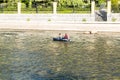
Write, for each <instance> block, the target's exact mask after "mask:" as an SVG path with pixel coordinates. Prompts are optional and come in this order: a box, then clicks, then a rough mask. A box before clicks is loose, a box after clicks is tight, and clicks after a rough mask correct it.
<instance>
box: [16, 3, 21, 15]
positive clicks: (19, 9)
mask: <svg viewBox="0 0 120 80" xmlns="http://www.w3.org/2000/svg"><path fill="white" fill-rule="evenodd" d="M17 10H18V14H21V2H18V5H17Z"/></svg>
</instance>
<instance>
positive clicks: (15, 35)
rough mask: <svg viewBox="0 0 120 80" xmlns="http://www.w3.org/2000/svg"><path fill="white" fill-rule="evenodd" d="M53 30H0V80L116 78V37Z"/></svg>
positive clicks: (119, 44) (118, 56)
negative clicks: (66, 38)
mask: <svg viewBox="0 0 120 80" xmlns="http://www.w3.org/2000/svg"><path fill="white" fill-rule="evenodd" d="M52 34H57V33H56V32H54V31H42V32H41V31H39V32H33V31H28V32H27V31H26V32H24V33H23V32H0V80H119V79H120V75H119V74H120V68H119V66H120V64H119V61H120V60H119V59H120V54H119V52H120V42H119V39H120V36H119V35H116V34H114V35H113V34H112V35H105V34H104V35H102V34H97V35H85V34H81V33H78V32H77V33H72V32H71V33H70V34H71V36H74V37H72V42H54V41H52V40H51V39H52V37H53V36H52Z"/></svg>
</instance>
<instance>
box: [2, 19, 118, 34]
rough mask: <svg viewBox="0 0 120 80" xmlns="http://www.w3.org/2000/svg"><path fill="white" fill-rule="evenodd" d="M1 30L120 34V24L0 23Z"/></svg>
mask: <svg viewBox="0 0 120 80" xmlns="http://www.w3.org/2000/svg"><path fill="white" fill-rule="evenodd" d="M0 29H37V30H76V31H91V32H93V33H95V32H99V31H100V32H101V31H105V32H120V23H105V22H104V23H70V22H67V23H62V22H61V23H60V22H59V23H52V22H48V23H46V22H29V21H28V22H27V21H26V22H17V21H16V22H0Z"/></svg>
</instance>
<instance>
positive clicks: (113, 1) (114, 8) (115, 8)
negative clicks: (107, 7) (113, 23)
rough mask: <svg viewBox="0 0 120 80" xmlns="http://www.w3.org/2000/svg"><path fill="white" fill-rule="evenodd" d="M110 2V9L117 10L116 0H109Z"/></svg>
mask: <svg viewBox="0 0 120 80" xmlns="http://www.w3.org/2000/svg"><path fill="white" fill-rule="evenodd" d="M111 3H112V11H114V12H119V7H118V0H111Z"/></svg>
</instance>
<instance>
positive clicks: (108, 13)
mask: <svg viewBox="0 0 120 80" xmlns="http://www.w3.org/2000/svg"><path fill="white" fill-rule="evenodd" d="M110 14H111V0H107V15H110Z"/></svg>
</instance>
